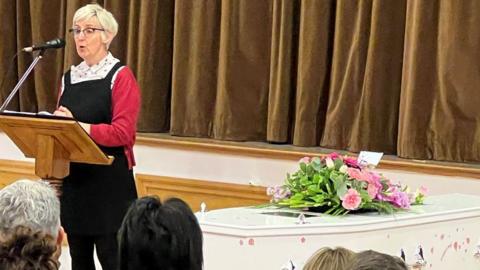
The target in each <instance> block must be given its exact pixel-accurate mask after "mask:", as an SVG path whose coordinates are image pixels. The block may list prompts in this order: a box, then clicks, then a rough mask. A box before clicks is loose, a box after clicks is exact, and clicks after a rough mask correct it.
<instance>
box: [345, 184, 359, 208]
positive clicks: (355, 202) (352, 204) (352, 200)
mask: <svg viewBox="0 0 480 270" xmlns="http://www.w3.org/2000/svg"><path fill="white" fill-rule="evenodd" d="M361 202H362V198H361V197H360V194H359V193H358V191H356V190H355V189H353V188H350V189H348V191H347V193H346V194H345V196H344V197H343V199H342V206H343V208H345V209H347V210H355V209H357V208H358V207H359V206H360V203H361Z"/></svg>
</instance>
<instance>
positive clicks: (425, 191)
mask: <svg viewBox="0 0 480 270" xmlns="http://www.w3.org/2000/svg"><path fill="white" fill-rule="evenodd" d="M418 193H419V194H422V195H423V196H427V194H428V188H426V187H424V186H421V187H420V188H418Z"/></svg>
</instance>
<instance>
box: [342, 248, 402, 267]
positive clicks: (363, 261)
mask: <svg viewBox="0 0 480 270" xmlns="http://www.w3.org/2000/svg"><path fill="white" fill-rule="evenodd" d="M346 269H348V270H408V267H407V265H406V264H405V262H404V261H403V260H402V259H400V258H399V257H395V256H391V255H388V254H383V253H380V252H376V251H373V250H367V251H362V252H360V253H357V255H356V256H355V258H354V259H353V260H352V263H351V264H350V266H349V267H347V268H346Z"/></svg>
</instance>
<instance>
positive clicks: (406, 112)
mask: <svg viewBox="0 0 480 270" xmlns="http://www.w3.org/2000/svg"><path fill="white" fill-rule="evenodd" d="M90 2H91V1H89V0H51V1H35V0H29V1H22V0H17V1H0V16H1V17H2V24H1V25H0V31H1V33H0V34H1V38H2V42H1V43H0V76H1V79H4V78H5V85H4V87H3V88H2V89H0V98H1V100H4V99H5V98H6V96H7V95H8V93H9V92H10V90H11V89H12V88H13V86H14V84H15V82H16V81H18V79H19V77H20V76H21V75H22V74H23V73H24V72H25V70H26V68H27V67H28V66H29V65H30V63H31V62H32V60H33V55H32V54H27V53H20V54H19V56H18V59H17V60H16V61H14V63H13V70H12V72H11V74H6V73H7V69H8V67H9V65H10V63H9V62H10V59H11V58H12V57H13V55H14V54H15V53H16V52H17V51H18V50H20V49H21V48H23V47H26V46H29V45H31V44H37V43H42V42H45V41H47V40H51V39H54V38H57V37H64V38H65V40H66V42H67V45H66V47H65V49H64V50H49V51H47V52H46V54H45V56H44V58H43V59H42V60H41V61H40V63H39V64H38V66H37V67H36V68H35V71H34V73H33V74H32V75H31V76H30V78H29V79H28V80H27V82H26V83H25V84H24V86H23V87H22V89H21V92H20V93H19V95H18V96H17V97H15V98H14V99H13V101H12V103H11V104H10V106H9V109H14V110H22V111H38V110H49V111H53V109H54V108H55V105H56V97H57V91H58V87H59V82H60V79H61V76H62V73H63V72H64V71H66V70H68V69H69V68H70V66H71V65H72V64H77V63H79V62H80V61H81V59H80V58H79V57H78V56H77V54H76V51H75V46H74V41H73V38H72V36H71V35H69V33H68V29H69V28H70V27H71V26H72V25H71V23H72V17H73V14H74V12H75V11H76V10H77V9H78V8H79V7H81V6H83V5H85V4H87V3H90ZM97 2H98V3H99V4H101V5H104V6H105V7H106V8H107V9H109V10H110V11H111V12H112V13H113V14H114V15H115V17H116V19H117V20H118V22H119V33H118V35H117V37H116V39H115V40H114V41H113V43H112V45H111V48H110V50H111V51H112V53H113V54H114V55H115V56H116V57H117V58H119V59H121V61H123V62H124V63H125V64H127V65H128V66H129V67H130V68H131V69H132V70H133V71H134V73H135V75H136V77H137V79H138V83H139V85H140V88H141V94H142V108H141V114H140V119H139V126H138V129H139V131H143V132H169V133H170V134H172V135H177V136H193V137H206V138H213V139H220V140H235V141H246V140H253V141H266V142H272V143H287V144H293V145H297V146H321V147H325V148H333V149H339V150H349V151H352V152H358V151H361V150H370V151H381V152H385V153H388V154H396V155H398V156H400V157H405V158H412V159H434V160H446V161H469V162H478V161H480V144H479V142H480V131H479V126H480V106H478V105H477V104H480V97H479V96H480V95H478V94H477V93H478V90H477V89H476V88H477V85H479V84H480V65H478V64H477V62H478V61H477V60H478V59H479V58H480V28H478V25H479V23H480V12H479V11H480V2H479V1H477V0H462V1H451V0H432V1H415V0H362V1H351V0H304V1H300V0H278V1H277V0H264V1H250V0H158V1H156V0H143V1H142V0H129V1H120V0H103V1H97Z"/></svg>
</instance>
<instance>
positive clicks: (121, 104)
mask: <svg viewBox="0 0 480 270" xmlns="http://www.w3.org/2000/svg"><path fill="white" fill-rule="evenodd" d="M139 110H140V90H139V88H138V85H137V81H136V80H135V76H134V75H133V73H132V71H131V70H130V69H129V68H128V67H124V68H122V70H120V71H119V72H118V74H117V77H116V78H115V82H114V84H113V88H112V123H111V124H95V125H91V127H90V136H91V137H92V138H93V140H94V141H95V142H96V143H98V144H100V145H103V146H110V147H111V146H130V147H131V146H133V144H134V143H135V133H136V128H137V118H138V113H139Z"/></svg>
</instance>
